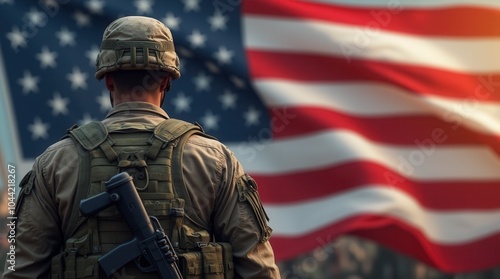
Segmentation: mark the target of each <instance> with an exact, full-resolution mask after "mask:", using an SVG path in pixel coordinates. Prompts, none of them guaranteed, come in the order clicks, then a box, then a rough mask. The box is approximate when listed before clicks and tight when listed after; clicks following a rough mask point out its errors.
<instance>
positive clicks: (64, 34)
mask: <svg viewBox="0 0 500 279" xmlns="http://www.w3.org/2000/svg"><path fill="white" fill-rule="evenodd" d="M56 37H57V38H58V39H59V45H60V46H67V45H71V46H73V45H75V44H76V42H75V33H73V32H71V31H69V30H68V28H66V27H62V28H61V31H59V32H56Z"/></svg>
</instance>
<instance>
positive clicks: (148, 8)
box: [134, 0, 153, 15]
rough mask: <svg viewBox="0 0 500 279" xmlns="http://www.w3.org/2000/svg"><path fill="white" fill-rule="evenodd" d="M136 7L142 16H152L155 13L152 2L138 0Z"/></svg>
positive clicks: (150, 0) (149, 0)
mask: <svg viewBox="0 0 500 279" xmlns="http://www.w3.org/2000/svg"><path fill="white" fill-rule="evenodd" d="M134 5H135V7H136V8H137V13H138V14H140V15H143V14H150V13H152V12H153V1H152V0H136V1H135V3H134Z"/></svg>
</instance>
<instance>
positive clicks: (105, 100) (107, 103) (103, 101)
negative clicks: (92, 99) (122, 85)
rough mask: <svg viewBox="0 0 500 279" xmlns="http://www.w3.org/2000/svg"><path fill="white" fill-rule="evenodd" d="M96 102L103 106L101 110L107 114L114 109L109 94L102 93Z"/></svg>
mask: <svg viewBox="0 0 500 279" xmlns="http://www.w3.org/2000/svg"><path fill="white" fill-rule="evenodd" d="M96 101H97V103H99V105H100V106H101V108H100V110H101V111H103V112H107V111H109V110H110V109H111V108H112V106H111V100H110V99H109V92H106V91H102V93H101V95H100V96H98V97H97V98H96Z"/></svg>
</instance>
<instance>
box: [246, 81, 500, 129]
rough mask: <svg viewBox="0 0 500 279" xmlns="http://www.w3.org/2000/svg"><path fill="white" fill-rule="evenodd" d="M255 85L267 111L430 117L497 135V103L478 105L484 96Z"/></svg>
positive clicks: (353, 86) (368, 85)
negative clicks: (313, 110)
mask: <svg viewBox="0 0 500 279" xmlns="http://www.w3.org/2000/svg"><path fill="white" fill-rule="evenodd" d="M254 85H255V87H256V88H257V89H258V90H257V91H258V92H259V94H260V97H261V99H262V100H263V101H264V103H265V104H266V106H267V107H286V108H291V107H295V106H298V107H305V106H311V107H319V108H324V109H331V110H335V111H339V112H343V113H346V114H350V115H356V116H364V117H366V116H370V117H387V116H392V117H396V116H404V115H429V114H430V115H434V116H436V117H437V118H439V119H441V120H442V121H444V122H446V123H448V124H450V125H453V126H455V125H464V126H466V127H468V128H470V129H472V130H475V131H478V132H481V133H485V134H493V135H500V103H493V102H481V100H483V99H484V96H483V95H475V94H471V96H470V97H469V98H467V99H449V98H443V97H438V96H429V95H423V96H418V95H415V94H414V93H411V92H408V91H405V90H403V89H401V88H399V87H396V86H393V85H390V84H384V83H375V82H357V83H349V82H338V83H335V82H334V83H320V82H295V81H290V80H278V79H259V80H256V82H254ZM431 93H432V92H431ZM481 94H485V93H481Z"/></svg>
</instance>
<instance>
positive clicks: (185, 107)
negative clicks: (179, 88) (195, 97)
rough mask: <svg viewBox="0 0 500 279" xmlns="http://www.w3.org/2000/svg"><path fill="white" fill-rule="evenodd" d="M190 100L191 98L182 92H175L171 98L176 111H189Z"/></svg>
mask: <svg viewBox="0 0 500 279" xmlns="http://www.w3.org/2000/svg"><path fill="white" fill-rule="evenodd" d="M191 101H192V100H191V98H189V97H187V96H186V95H184V93H183V92H179V93H177V94H175V97H174V98H173V99H172V103H173V104H174V107H175V111H176V112H183V111H185V112H189V111H190V110H191Z"/></svg>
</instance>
